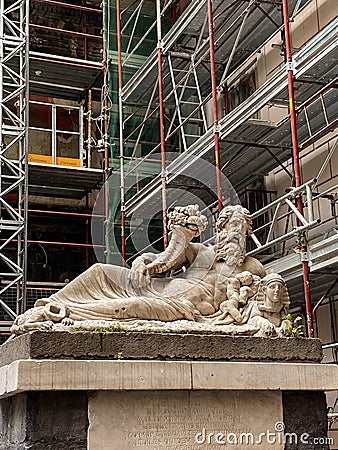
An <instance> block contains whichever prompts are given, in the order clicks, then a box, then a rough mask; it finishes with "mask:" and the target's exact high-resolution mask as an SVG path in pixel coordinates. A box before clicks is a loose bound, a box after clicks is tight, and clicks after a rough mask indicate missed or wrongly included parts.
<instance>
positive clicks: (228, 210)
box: [217, 205, 252, 235]
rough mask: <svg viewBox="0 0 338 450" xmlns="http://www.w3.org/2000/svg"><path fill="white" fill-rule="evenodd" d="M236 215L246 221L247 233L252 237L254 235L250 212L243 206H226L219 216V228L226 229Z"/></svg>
mask: <svg viewBox="0 0 338 450" xmlns="http://www.w3.org/2000/svg"><path fill="white" fill-rule="evenodd" d="M234 214H235V215H236V216H239V218H240V219H242V220H244V221H245V223H246V227H247V233H248V234H249V235H250V234H251V233H252V220H251V218H250V212H249V211H248V210H247V209H246V208H243V206H241V205H234V206H226V207H225V208H223V209H222V211H221V212H220V213H219V216H218V220H217V228H218V229H222V228H224V226H225V225H226V224H227V223H228V222H229V220H230V219H231V217H232V216H233V215H234Z"/></svg>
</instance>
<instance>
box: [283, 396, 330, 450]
mask: <svg viewBox="0 0 338 450" xmlns="http://www.w3.org/2000/svg"><path fill="white" fill-rule="evenodd" d="M282 399H283V417H284V425H285V430H284V433H285V435H284V436H285V447H284V449H285V450H326V449H329V448H330V446H329V443H328V440H327V428H328V423H327V415H326V397H325V394H324V392H312V391H284V392H283V393H282Z"/></svg>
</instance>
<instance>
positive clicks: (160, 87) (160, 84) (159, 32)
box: [156, 0, 168, 248]
mask: <svg viewBox="0 0 338 450" xmlns="http://www.w3.org/2000/svg"><path fill="white" fill-rule="evenodd" d="M156 21H157V67H158V97H159V115H160V143H161V168H162V171H161V182H162V215H163V245H164V248H166V247H167V245H168V231H167V182H166V161H165V135H164V106H163V73H162V62H163V44H162V27H161V4H160V0H156Z"/></svg>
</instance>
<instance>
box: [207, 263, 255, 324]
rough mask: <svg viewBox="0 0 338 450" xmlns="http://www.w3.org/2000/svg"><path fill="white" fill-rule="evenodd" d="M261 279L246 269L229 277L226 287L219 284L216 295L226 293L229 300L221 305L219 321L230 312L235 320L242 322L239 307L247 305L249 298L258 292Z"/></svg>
mask: <svg viewBox="0 0 338 450" xmlns="http://www.w3.org/2000/svg"><path fill="white" fill-rule="evenodd" d="M260 281H261V278H260V277H259V276H257V275H253V274H252V273H251V272H249V271H247V270H245V271H244V272H241V273H238V274H237V275H235V276H234V277H231V278H227V280H226V288H222V287H221V285H218V286H217V287H216V289H215V296H220V294H221V295H222V296H223V297H224V294H226V298H227V300H225V301H223V302H222V303H221V304H220V305H219V310H220V312H221V315H220V316H218V317H217V321H219V320H223V319H224V318H225V317H226V316H228V315H229V314H230V315H231V317H232V318H233V319H234V320H235V322H237V323H241V322H242V320H243V316H242V314H241V313H240V311H239V308H240V307H243V306H245V305H246V304H247V302H248V300H249V298H251V297H253V296H254V295H255V294H256V293H257V291H258V287H259V283H260Z"/></svg>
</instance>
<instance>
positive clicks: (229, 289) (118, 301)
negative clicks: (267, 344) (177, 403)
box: [11, 205, 290, 335]
mask: <svg viewBox="0 0 338 450" xmlns="http://www.w3.org/2000/svg"><path fill="white" fill-rule="evenodd" d="M206 225H207V219H206V217H205V216H203V215H202V214H201V212H200V211H199V207H198V205H189V206H186V207H175V208H174V210H173V211H172V212H170V213H169V214H168V228H169V230H170V231H171V239H170V242H169V245H168V247H167V248H166V249H165V250H164V251H163V252H162V253H160V254H154V253H144V254H142V255H140V256H139V257H137V258H136V259H135V260H134V262H133V263H132V267H131V269H128V268H124V267H118V266H113V265H109V264H99V263H98V264H94V265H93V266H92V267H91V268H89V269H88V270H86V271H85V272H84V273H82V274H81V275H79V276H78V277H77V278H75V279H74V280H73V281H71V282H70V283H69V284H67V285H66V286H65V287H64V288H62V289H61V290H60V291H59V292H57V293H55V294H53V295H51V296H50V297H49V298H42V299H39V300H37V301H36V303H35V306H34V308H32V309H30V310H28V311H26V312H25V313H23V314H21V315H20V316H18V317H17V318H16V320H15V322H14V324H13V326H12V328H11V331H12V333H14V334H22V333H25V332H27V331H30V330H36V329H39V330H57V329H70V330H71V329H72V327H74V326H77V327H79V326H87V328H88V327H89V328H88V329H91V328H90V327H91V326H92V324H93V323H102V321H103V322H104V323H106V322H107V323H110V322H111V323H123V324H126V326H128V327H130V326H131V324H133V323H134V324H135V323H136V324H140V323H142V324H143V325H144V324H146V325H144V326H147V328H149V326H155V327H156V326H158V324H161V327H162V328H163V329H172V330H174V329H177V330H179V331H184V330H195V329H201V327H203V328H204V329H207V330H213V329H215V330H217V332H219V330H221V332H222V333H231V334H233V333H239V334H243V333H244V334H245V333H246V332H247V333H248V334H254V333H256V334H261V335H283V334H284V331H285V329H286V328H287V327H286V324H285V323H284V322H283V321H282V316H283V315H284V314H286V313H287V309H288V306H289V303H290V300H289V295H288V293H287V288H286V285H285V283H284V281H283V279H282V277H281V276H280V275H278V274H269V275H266V272H265V269H264V267H263V266H262V264H261V263H260V262H259V261H258V260H257V259H255V258H252V257H248V256H246V236H247V235H249V234H250V233H251V232H252V229H251V219H250V215H249V211H248V210H246V209H245V208H243V207H241V206H239V205H236V206H227V207H225V208H224V209H223V210H222V211H221V212H220V214H219V217H218V220H217V223H216V226H217V235H216V244H215V246H205V245H203V244H200V243H198V242H192V239H193V238H194V237H198V236H199V235H200V234H201V232H202V231H203V230H204V229H205V227H206ZM177 271H179V272H180V274H179V275H175V272H177ZM175 327H176V328H175Z"/></svg>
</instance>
